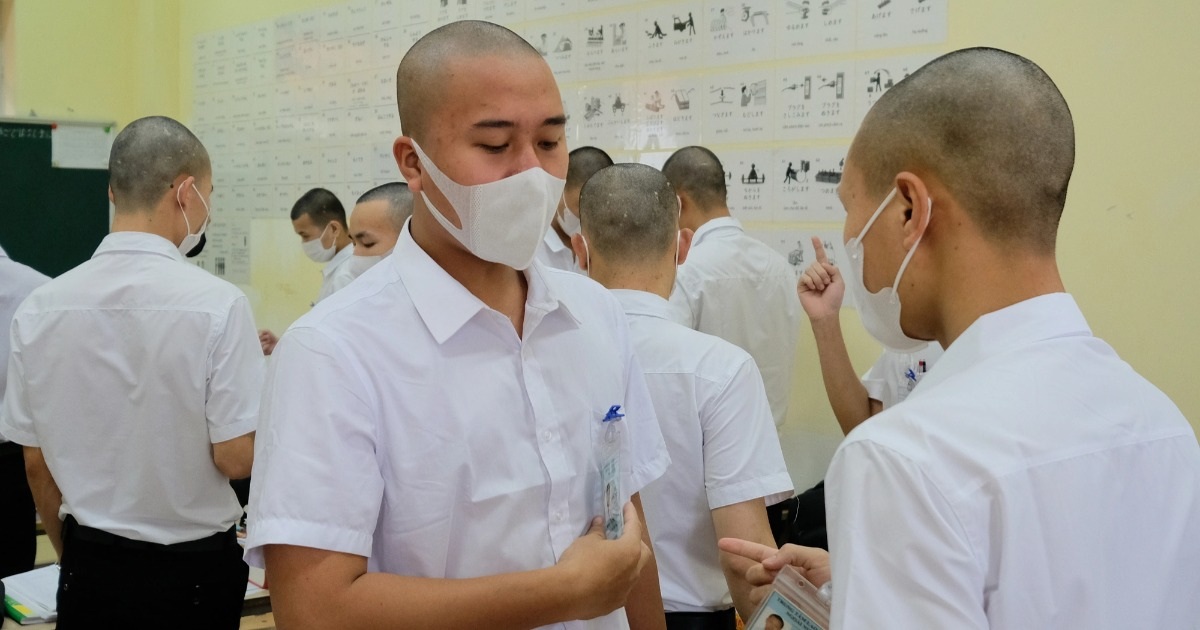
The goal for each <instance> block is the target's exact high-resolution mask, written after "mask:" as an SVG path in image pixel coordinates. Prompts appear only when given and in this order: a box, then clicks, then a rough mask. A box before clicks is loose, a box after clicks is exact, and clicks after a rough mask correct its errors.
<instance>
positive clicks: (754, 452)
mask: <svg viewBox="0 0 1200 630" xmlns="http://www.w3.org/2000/svg"><path fill="white" fill-rule="evenodd" d="M712 386H713V387H714V388H716V390H717V391H716V392H715V395H714V396H713V397H712V398H711V399H709V400H708V401H706V402H705V403H704V405H703V407H702V408H701V409H700V423H701V429H702V431H703V435H704V487H705V489H706V490H707V492H708V506H709V509H713V510H715V509H717V508H720V507H725V506H727V505H733V504H735V503H741V502H743V501H749V500H751V499H757V498H760V497H761V498H763V499H765V501H766V504H767V505H774V504H776V503H779V502H780V501H783V500H784V499H786V498H788V497H790V496H792V494H793V491H794V488H793V487H792V478H791V476H790V475H789V474H788V470H787V464H786V463H784V460H783V450H782V449H781V448H780V447H779V435H778V434H777V433H776V431H775V417H774V416H773V415H772V414H771V405H770V403H768V402H767V392H766V389H765V387H764V386H763V381H762V376H760V375H759V372H758V367H757V366H755V364H754V360H753V359H751V358H750V357H749V356H746V357H745V359H744V361H743V362H742V364H741V365H740V366H739V367H738V369H737V371H736V372H734V373H733V376H732V377H731V378H729V380H728V381H727V382H724V383H713V384H712Z"/></svg>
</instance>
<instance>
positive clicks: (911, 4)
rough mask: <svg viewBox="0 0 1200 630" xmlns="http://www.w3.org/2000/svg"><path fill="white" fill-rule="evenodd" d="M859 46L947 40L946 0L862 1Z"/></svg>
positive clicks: (877, 46) (873, 47)
mask: <svg viewBox="0 0 1200 630" xmlns="http://www.w3.org/2000/svg"><path fill="white" fill-rule="evenodd" d="M858 4H859V6H858V48H859V50H871V49H876V48H892V47H900V46H916V45H920V44H940V43H942V42H945V41H946V30H947V29H946V20H947V11H946V8H947V7H946V0H858Z"/></svg>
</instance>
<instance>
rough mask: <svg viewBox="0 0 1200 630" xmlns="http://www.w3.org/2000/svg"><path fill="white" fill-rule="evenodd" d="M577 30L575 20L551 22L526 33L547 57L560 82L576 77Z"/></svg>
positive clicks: (531, 41)
mask: <svg viewBox="0 0 1200 630" xmlns="http://www.w3.org/2000/svg"><path fill="white" fill-rule="evenodd" d="M576 30H577V29H576V28H575V22H550V23H545V24H542V25H541V26H538V27H536V28H534V29H532V30H530V31H529V32H528V33H526V39H528V40H529V43H530V44H533V47H534V48H536V49H537V51H538V52H539V53H541V55H542V56H543V57H545V58H546V62H547V63H548V64H550V70H552V71H553V72H554V77H555V78H556V79H558V81H559V82H560V83H562V82H566V81H570V80H572V79H573V78H574V74H575V38H576V37H577V36H578V34H577V33H576Z"/></svg>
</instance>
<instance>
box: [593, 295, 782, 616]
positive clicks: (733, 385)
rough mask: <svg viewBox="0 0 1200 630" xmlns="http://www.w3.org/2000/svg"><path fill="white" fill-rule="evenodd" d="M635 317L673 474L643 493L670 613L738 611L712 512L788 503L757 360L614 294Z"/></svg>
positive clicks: (640, 299)
mask: <svg viewBox="0 0 1200 630" xmlns="http://www.w3.org/2000/svg"><path fill="white" fill-rule="evenodd" d="M613 295H615V296H616V297H617V300H619V301H620V302H621V306H622V307H623V308H624V309H625V314H626V315H628V316H629V329H630V332H631V333H632V335H633V346H634V349H635V350H636V351H637V354H638V358H639V360H640V361H641V364H642V369H643V370H644V371H645V373H646V384H647V385H648V386H649V388H650V397H651V398H652V399H653V400H654V410H655V415H657V416H658V420H659V423H660V426H661V427H662V432H663V437H664V438H665V439H666V442H667V451H668V452H669V453H670V455H671V467H670V468H669V469H668V470H667V473H666V474H664V475H663V476H662V477H661V478H659V479H658V480H657V481H655V482H653V483H651V484H650V485H649V486H646V489H645V490H643V491H642V506H643V509H644V510H645V512H646V523H647V525H648V526H649V528H650V534H651V536H652V537H653V540H654V552H655V559H656V561H657V562H658V573H659V578H660V580H659V581H660V583H661V587H662V596H663V605H664V607H665V608H666V611H667V612H707V611H715V610H724V609H727V608H729V607H730V606H732V605H733V600H732V599H731V598H730V595H729V586H728V584H726V582H725V574H724V572H723V571H722V570H721V562H720V557H719V554H718V550H717V536H716V531H715V530H714V529H713V521H712V513H711V510H715V509H717V508H720V507H725V506H727V505H733V504H735V503H741V502H743V501H749V500H751V499H759V498H762V499H764V500H765V502H766V504H767V505H774V504H775V503H778V502H780V501H782V500H784V499H786V498H788V497H789V496H791V495H792V479H791V476H789V475H788V471H787V465H786V464H785V463H784V460H783V452H782V451H781V450H780V448H779V436H778V435H777V434H776V432H775V423H774V420H773V418H772V416H771V406H770V405H769V404H768V403H767V394H766V392H765V391H764V390H763V384H762V377H761V376H759V374H758V368H756V367H755V366H754V360H753V359H751V358H750V355H749V354H747V353H746V351H744V350H742V349H741V348H738V347H737V346H735V345H733V344H731V343H729V342H727V341H725V340H723V339H720V338H718V337H714V336H712V335H706V334H704V333H701V332H696V331H695V330H692V329H690V328H688V327H686V326H683V325H681V324H679V323H678V322H675V321H673V317H674V314H673V312H672V308H671V305H670V303H668V302H667V301H666V300H664V299H663V298H661V297H659V296H657V295H654V294H652V293H646V292H643V291H627V290H615V291H613Z"/></svg>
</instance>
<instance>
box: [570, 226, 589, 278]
mask: <svg viewBox="0 0 1200 630" xmlns="http://www.w3.org/2000/svg"><path fill="white" fill-rule="evenodd" d="M583 243H584V241H583V234H574V235H572V236H571V251H573V252H575V264H577V265H579V268H580V269H582V270H584V271H587V270H588V255H587V254H588V251H587V247H586V246H585V245H584V244H583Z"/></svg>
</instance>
